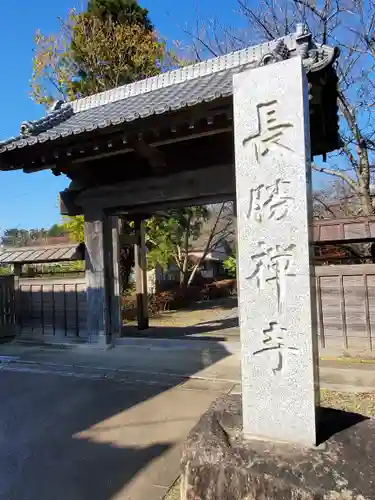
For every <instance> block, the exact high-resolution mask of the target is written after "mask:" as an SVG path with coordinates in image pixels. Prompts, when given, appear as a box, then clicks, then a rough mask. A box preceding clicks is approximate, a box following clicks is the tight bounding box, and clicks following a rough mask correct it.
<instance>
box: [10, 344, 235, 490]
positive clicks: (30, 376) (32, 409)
mask: <svg viewBox="0 0 375 500" xmlns="http://www.w3.org/2000/svg"><path fill="white" fill-rule="evenodd" d="M190 355H191V356H196V357H197V359H196V360H195V361H196V362H195V363H193V365H194V367H197V368H200V369H202V368H204V360H203V359H201V360H200V358H201V352H199V351H198V352H196V353H193V352H192V353H190ZM227 355H228V354H227V352H226V350H225V349H224V348H223V347H222V346H221V345H219V344H218V345H217V346H216V348H215V360H219V359H223V358H224V357H226V356H227ZM103 356H105V352H103ZM198 357H199V359H198ZM170 380H171V379H169V380H168V383H166V382H165V383H163V382H161V383H160V384H158V383H154V385H145V384H134V385H133V384H121V383H118V382H116V381H109V380H93V379H88V378H77V377H72V376H61V375H57V374H55V373H43V374H42V373H31V372H29V373H28V372H26V373H24V372H17V371H7V370H1V371H0V401H1V412H0V470H1V473H0V499H1V500H16V499H17V500H19V499H26V498H27V499H28V500H50V499H51V498H53V499H54V500H66V499H69V500H86V499H87V500H110V499H114V498H116V500H120V499H123V498H124V499H125V498H128V496H127V493H126V494H125V493H122V490H123V488H124V487H125V486H126V485H127V484H128V483H129V482H131V481H132V480H133V479H134V478H136V477H137V475H138V474H139V473H140V472H141V471H142V470H144V469H145V468H147V467H148V466H149V464H150V463H151V462H152V461H153V460H154V459H155V458H158V457H162V456H163V455H164V454H165V453H166V452H167V451H169V450H170V449H171V448H172V447H173V446H174V444H175V443H176V442H177V441H178V439H180V438H178V435H179V434H178V432H181V428H183V429H185V427H184V426H186V425H189V426H190V425H193V424H194V423H195V422H194V421H193V417H192V413H191V412H190V416H189V397H188V395H187V393H186V394H183V399H182V403H181V402H180V403H179V402H177V403H176V402H175V404H174V406H175V407H176V406H177V407H178V406H179V405H180V406H181V405H182V406H184V405H186V409H185V407H184V409H183V411H180V413H179V414H178V418H176V419H175V421H174V420H173V418H172V419H171V420H170V421H169V423H168V419H167V418H166V416H167V415H168V412H169V410H168V408H165V407H164V408H163V407H160V405H159V406H158V405H157V404H156V402H155V401H156V400H157V398H158V397H159V396H160V397H161V395H162V394H163V393H164V392H165V391H166V390H167V389H171V382H170ZM180 382H181V381H180V380H176V382H175V383H176V384H177V383H180ZM173 383H174V382H173V381H172V384H173ZM177 392H178V391H177ZM175 396H176V395H175ZM202 396H203V395H202ZM162 397H165V396H164V395H163V396H162ZM178 398H181V395H180V396H178ZM178 398H177V399H178ZM185 400H186V402H184V401H185ZM163 401H164V399H163ZM174 401H175V400H174ZM178 401H180V400H178ZM145 402H147V405H146V406H145V405H143V403H145ZM172 404H173V403H172ZM142 405H143V408H142ZM150 408H152V410H150ZM158 409H159V410H160V413H158ZM150 411H151V414H150V413H149V412H150ZM171 411H172V409H171ZM202 411H204V409H202ZM129 412H130V413H129ZM183 412H184V413H185V414H184V415H183V414H182V413H183ZM123 414H126V415H127V417H125V418H124V417H123ZM129 415H130V421H129ZM139 415H141V417H142V418H141V420H139ZM186 419H187V420H189V419H190V423H189V422H183V421H184V420H186ZM142 422H143V423H142ZM155 425H156V426H158V427H155V429H156V428H157V429H159V431H158V433H155V432H154V431H155V429H154V427H153V426H155ZM166 425H167V426H166ZM170 426H172V427H170ZM173 426H177V428H178V432H177V431H176V432H177V433H175V434H174V431H172V432H171V431H170V429H171V428H173V429H174V428H176V427H173ZM181 426H182V427H181ZM160 429H162V430H163V429H164V430H165V432H160ZM187 430H188V429H187ZM187 430H186V432H187ZM147 433H148V434H147ZM146 434H147V439H146V438H145V436H146ZM177 462H178V461H177ZM146 486H147V485H146ZM150 487H151V485H150ZM144 495H145V496H144V498H146V497H149V496H148V495H146V494H144ZM131 498H132V500H133V499H134V500H135V497H133V496H131ZM137 500H138V497H137Z"/></svg>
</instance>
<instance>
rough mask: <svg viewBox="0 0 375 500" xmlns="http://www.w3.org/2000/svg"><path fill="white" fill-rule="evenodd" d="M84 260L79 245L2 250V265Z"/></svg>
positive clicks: (0, 257) (0, 260)
mask: <svg viewBox="0 0 375 500" xmlns="http://www.w3.org/2000/svg"><path fill="white" fill-rule="evenodd" d="M70 260H82V254H81V253H80V252H79V251H78V249H77V245H64V246H54V247H44V248H41V247H24V248H11V249H10V248H8V249H0V264H17V263H18V264H23V263H28V264H38V263H44V262H46V263H47V262H64V261H70Z"/></svg>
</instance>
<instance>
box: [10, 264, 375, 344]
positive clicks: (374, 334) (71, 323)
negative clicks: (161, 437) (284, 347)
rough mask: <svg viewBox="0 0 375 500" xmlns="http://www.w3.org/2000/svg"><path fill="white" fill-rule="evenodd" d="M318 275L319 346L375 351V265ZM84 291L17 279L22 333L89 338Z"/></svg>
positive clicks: (75, 283)
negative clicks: (87, 335) (86, 325)
mask: <svg viewBox="0 0 375 500" xmlns="http://www.w3.org/2000/svg"><path fill="white" fill-rule="evenodd" d="M315 274H316V295H317V312H318V335H319V341H320V345H321V346H322V347H333V348H340V349H347V350H349V351H350V350H354V349H361V350H362V349H367V350H373V349H375V264H358V265H352V266H345V265H332V266H316V268H315ZM13 280H14V277H13V276H4V277H1V278H0V336H1V335H5V332H7V334H9V332H10V331H12V328H13V326H14V305H12V304H13V303H14V301H13V302H12V297H13V296H14V291H13V288H12V286H13ZM17 284H18V287H17ZM85 290H86V285H85V279H84V276H82V277H77V278H67V277H64V278H52V277H51V278H50V277H49V278H21V279H20V280H19V282H17V278H16V293H15V296H16V300H17V322H18V330H19V332H20V334H21V335H23V336H25V335H26V336H30V335H31V336H32V337H33V338H38V337H39V336H40V337H44V336H48V335H54V336H58V337H61V338H62V337H68V338H73V337H74V338H82V339H84V338H85V337H86V331H85V324H86V293H85ZM12 322H13V323H12Z"/></svg>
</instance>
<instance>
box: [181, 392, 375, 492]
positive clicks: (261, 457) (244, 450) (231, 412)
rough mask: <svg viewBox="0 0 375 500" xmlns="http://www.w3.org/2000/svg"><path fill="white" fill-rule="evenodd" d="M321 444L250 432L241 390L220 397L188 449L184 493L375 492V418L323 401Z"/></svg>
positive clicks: (193, 434) (192, 435) (191, 436)
mask: <svg viewBox="0 0 375 500" xmlns="http://www.w3.org/2000/svg"><path fill="white" fill-rule="evenodd" d="M319 431H320V435H318V438H319V442H320V443H321V444H320V445H319V446H318V447H316V448H300V447H297V446H292V445H289V444H281V443H270V442H265V441H257V440H245V439H244V438H243V436H242V407H241V397H240V396H225V397H224V398H221V399H219V400H218V401H216V402H215V403H214V404H213V405H212V406H211V408H210V409H209V410H208V411H207V412H206V413H205V414H204V415H203V417H202V418H201V420H200V421H199V423H198V424H197V425H196V427H195V428H194V429H193V430H192V431H191V432H190V434H189V436H188V437H187V440H186V442H185V444H184V448H183V455H182V463H181V465H182V485H181V490H182V491H181V493H182V494H181V499H182V500H250V499H251V500H255V499H262V500H266V499H280V500H281V499H282V500H286V499H293V500H310V499H311V500H318V499H322V500H365V499H366V500H370V499H371V500H372V499H375V419H366V418H365V417H363V416H361V415H358V414H354V413H346V412H341V411H338V410H331V409H322V410H321V419H320V425H319Z"/></svg>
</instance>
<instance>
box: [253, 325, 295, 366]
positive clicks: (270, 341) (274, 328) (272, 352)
mask: <svg viewBox="0 0 375 500" xmlns="http://www.w3.org/2000/svg"><path fill="white" fill-rule="evenodd" d="M286 333H287V329H286V328H284V327H283V326H281V325H280V324H279V323H278V322H277V321H271V322H270V323H269V327H268V328H266V329H264V330H263V340H262V344H263V347H262V348H261V349H258V350H256V351H254V352H253V355H254V356H256V355H259V354H261V355H265V354H266V355H268V356H269V357H270V361H271V365H272V366H271V368H272V372H273V373H274V374H276V373H277V372H281V371H282V370H283V368H285V366H286V363H287V357H288V355H289V354H292V355H296V354H297V353H296V351H298V348H297V347H294V346H291V345H289V344H288V343H287V341H286V340H285V335H286Z"/></svg>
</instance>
